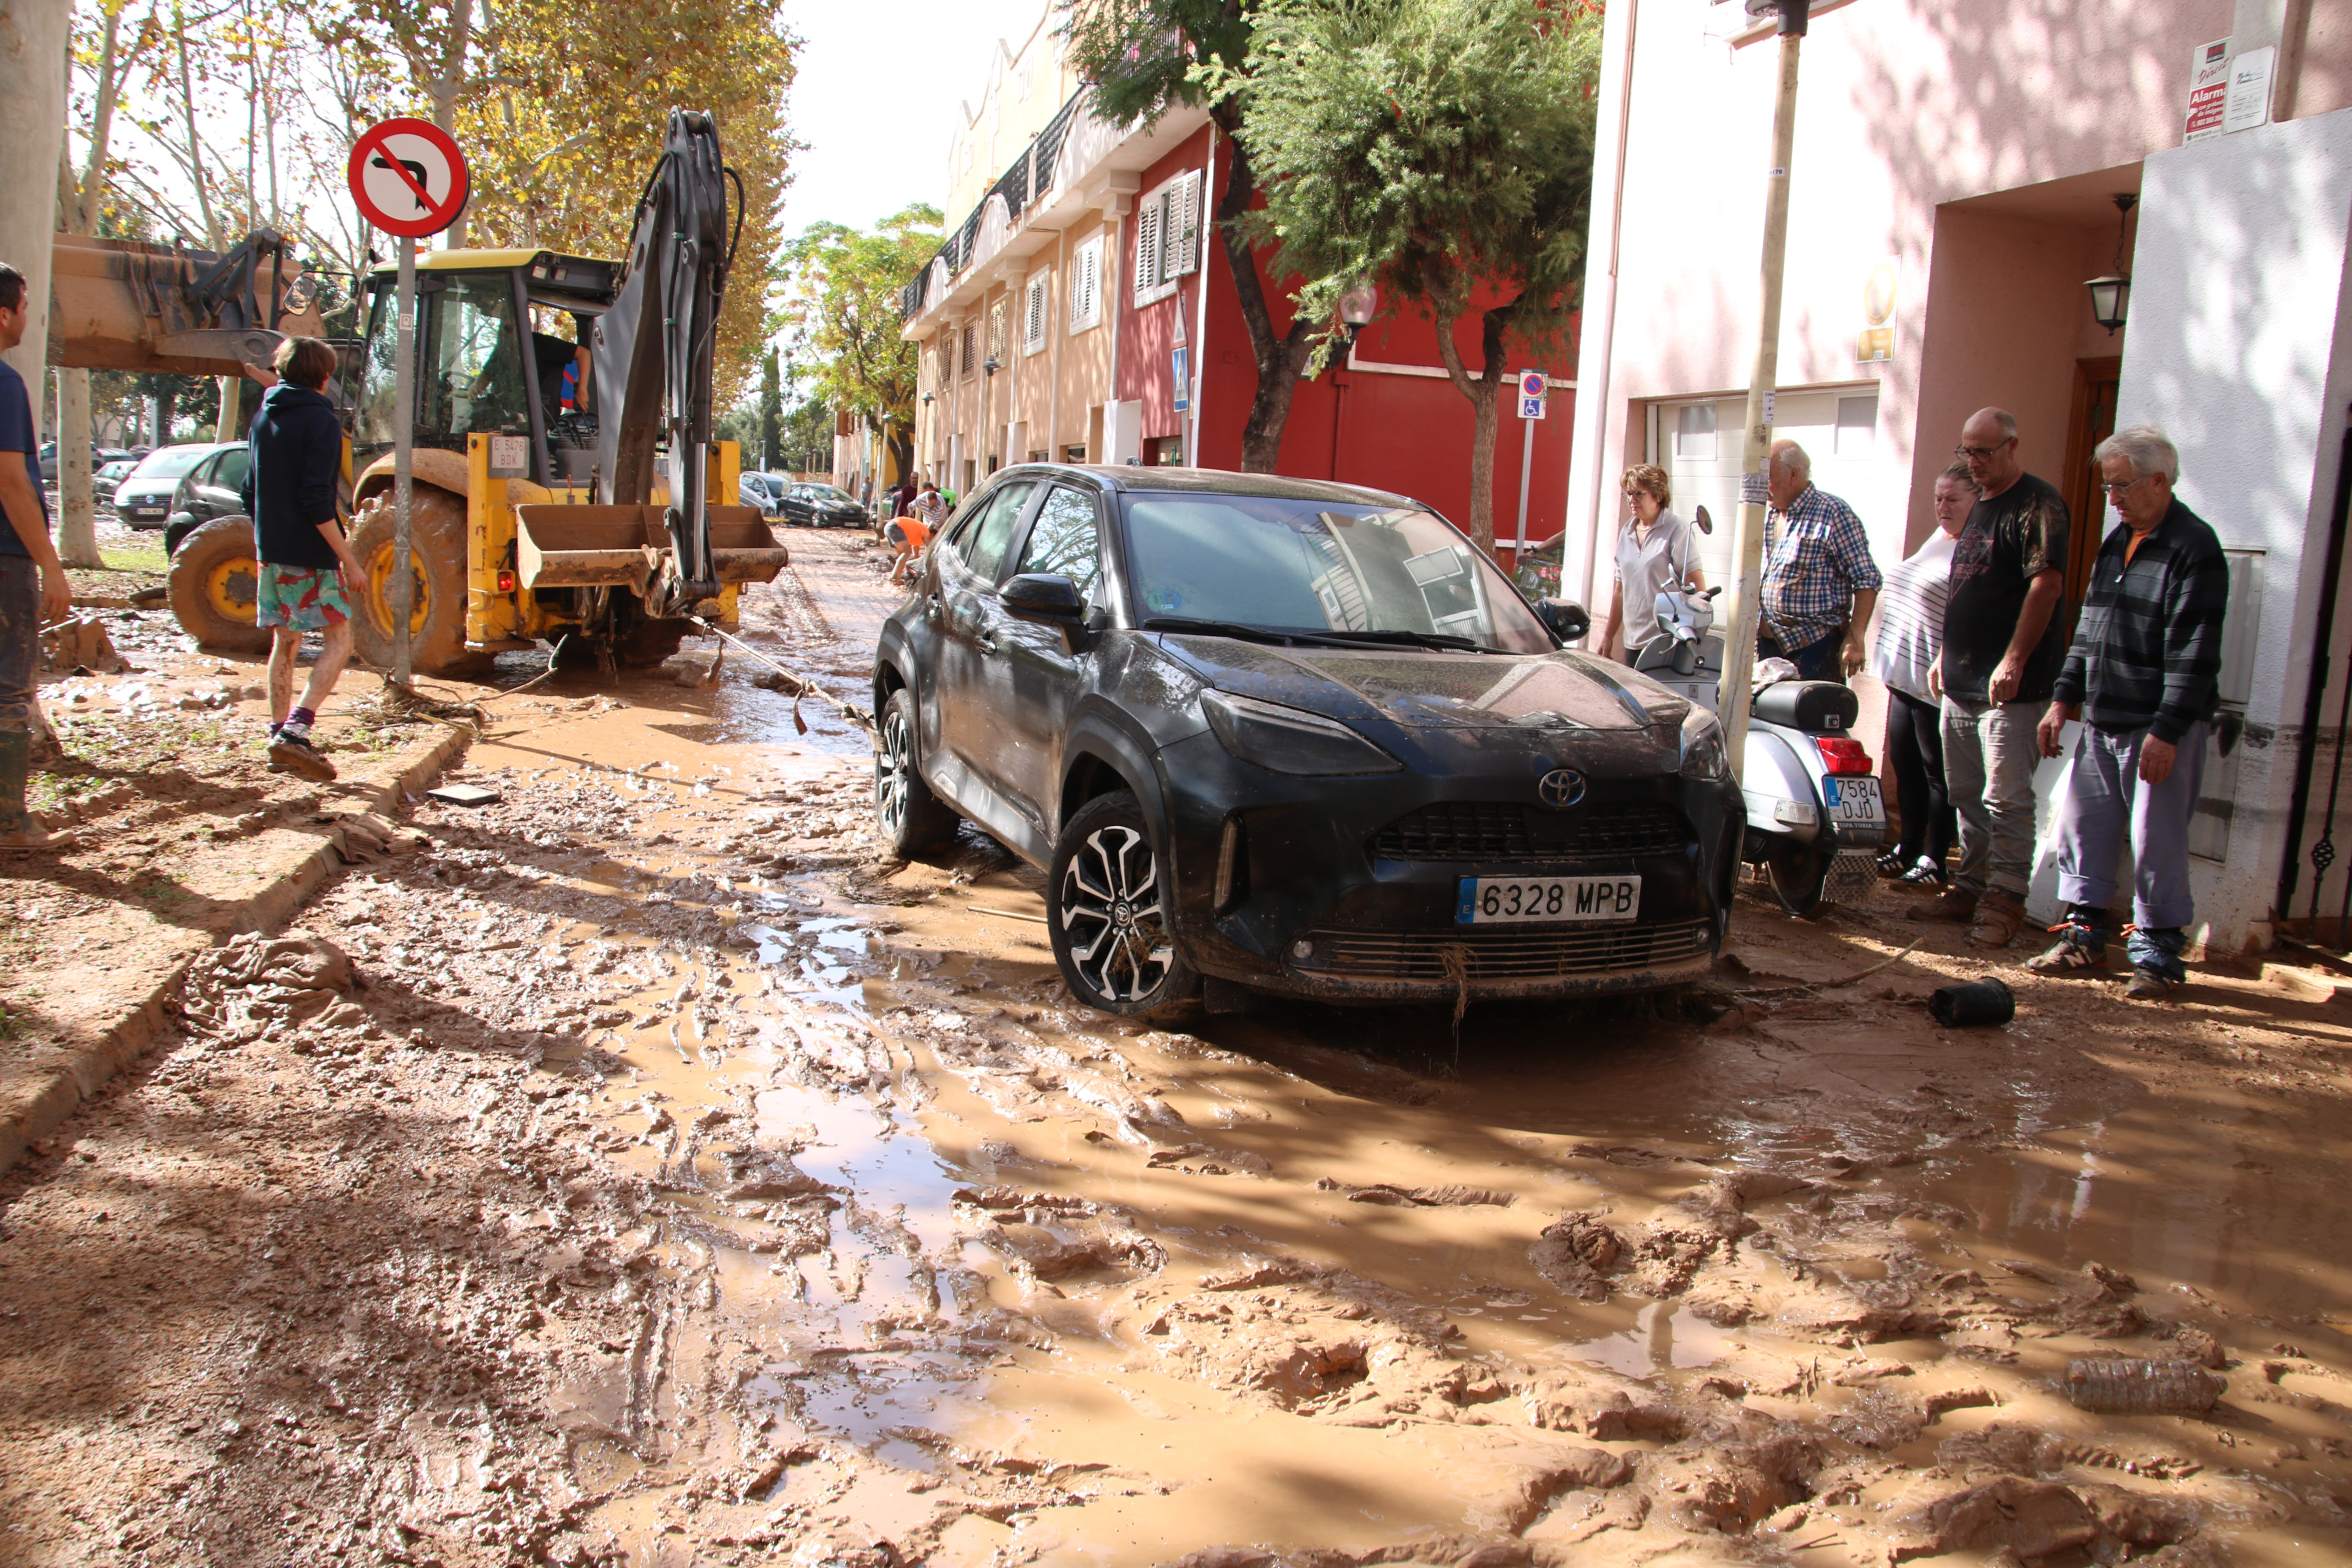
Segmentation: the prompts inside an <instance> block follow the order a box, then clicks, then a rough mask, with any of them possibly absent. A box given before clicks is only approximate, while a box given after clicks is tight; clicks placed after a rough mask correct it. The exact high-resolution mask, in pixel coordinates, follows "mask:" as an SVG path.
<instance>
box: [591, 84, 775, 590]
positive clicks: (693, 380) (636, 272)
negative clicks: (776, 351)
mask: <svg viewBox="0 0 2352 1568" xmlns="http://www.w3.org/2000/svg"><path fill="white" fill-rule="evenodd" d="M732 177H733V175H732V174H731V172H730V170H729V169H728V168H727V167H726V165H725V163H723V162H722V161H721V159H720V156H719V128H718V126H717V125H716V124H715V123H714V122H713V121H712V120H711V118H710V116H709V115H708V114H704V113H700V112H698V111H696V110H677V109H674V110H670V115H669V136H668V142H667V145H666V146H665V147H664V149H663V151H662V157H661V162H660V163H658V164H657V165H656V167H655V169H654V172H653V177H652V178H650V179H649V180H647V181H646V188H645V193H644V195H641V196H639V197H638V199H637V212H636V229H635V234H634V236H633V237H632V238H631V239H630V242H629V258H628V262H627V264H626V265H627V270H626V272H625V274H624V277H623V280H622V284H621V289H620V293H619V295H618V296H617V297H616V298H615V299H614V301H613V306H612V308H611V309H610V310H606V311H605V312H604V315H603V316H602V317H600V318H599V319H598V321H597V322H596V331H595V337H594V342H593V347H592V350H591V354H592V359H593V374H594V377H595V384H596V385H597V386H598V388H599V389H600V392H599V395H600V397H601V398H602V399H603V406H602V410H601V413H600V416H599V420H598V426H597V472H598V473H599V474H600V475H601V476H602V479H601V480H600V483H599V490H600V493H599V494H598V496H597V498H596V499H597V500H599V501H600V502H602V503H604V504H605V505H608V506H610V505H623V506H643V505H646V504H648V503H650V502H651V500H653V494H654V489H655V479H656V447H661V448H662V449H663V452H662V457H661V461H660V463H659V465H658V466H659V467H660V468H664V469H666V470H667V472H666V473H664V474H663V475H662V476H661V477H662V478H663V479H666V480H667V484H666V486H665V488H666V489H667V490H668V500H669V504H668V510H667V513H666V514H665V516H664V518H663V521H664V523H665V525H666V526H667V530H668V532H669V538H670V546H671V550H670V556H669V563H668V567H667V570H666V571H665V572H664V573H663V574H662V577H661V579H660V580H659V581H657V582H654V583H651V584H648V585H647V588H646V613H647V614H648V615H651V616H678V615H684V614H687V613H688V612H689V611H691V610H692V609H693V608H694V606H695V605H698V604H699V603H700V602H702V601H703V600H705V599H709V598H712V597H715V596H716V595H718V593H719V569H718V565H717V563H716V561H715V560H714V557H713V552H712V546H711V528H710V515H709V512H710V496H709V471H708V469H709V452H710V436H711V421H712V415H711V406H710V405H711V363H712V359H713V354H714V351H715V350H716V347H717V340H718V332H719V306H720V305H721V304H723V303H724V302H725V300H726V295H727V273H728V268H729V267H730V264H731V263H732V261H733V260H734V250H735V243H734V242H735V237H736V233H737V232H740V227H741V221H742V215H741V211H740V205H739V206H738V210H737V212H736V214H735V224H734V226H733V227H732V228H730V225H729V222H728V210H727V182H728V181H729V180H730V178H732ZM733 499H734V498H732V497H729V498H728V500H729V501H730V503H731V502H732V500H733Z"/></svg>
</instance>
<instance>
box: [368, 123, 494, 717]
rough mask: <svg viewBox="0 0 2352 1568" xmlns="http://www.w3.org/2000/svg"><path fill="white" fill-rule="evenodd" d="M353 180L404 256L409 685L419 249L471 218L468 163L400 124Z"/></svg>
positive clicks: (398, 545)
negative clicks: (419, 243) (466, 213)
mask: <svg viewBox="0 0 2352 1568" xmlns="http://www.w3.org/2000/svg"><path fill="white" fill-rule="evenodd" d="M347 178H348V180H349V183H350V184H351V188H352V201H353V202H354V203H356V204H357V205H358V206H359V209H360V216H362V218H365V219H366V220H367V221H368V222H369V223H371V224H373V225H374V226H376V227H377V228H380V229H382V230H383V232H384V233H386V234H389V235H392V236H394V237H395V240H396V243H397V244H398V246H399V250H400V271H399V279H398V289H399V293H398V298H397V307H398V315H397V316H396V317H395V321H396V327H395V332H396V335H395V336H394V339H393V406H394V409H395V411H396V412H395V413H394V416H393V444H392V505H393V512H392V580H391V581H390V582H389V583H387V584H385V585H384V592H385V603H386V605H387V606H388V607H389V608H390V609H391V611H392V679H393V683H394V685H396V686H406V685H407V684H408V683H409V677H410V668H409V652H410V650H409V638H410V637H411V636H412V634H413V633H414V631H415V625H414V623H415V618H416V615H415V612H416V574H415V569H414V563H413V560H412V553H411V550H410V535H409V529H408V515H409V510H408V509H409V500H410V495H411V492H412V490H413V489H414V486H413V483H412V478H411V474H410V470H409V465H410V462H411V458H412V452H413V448H414V447H415V428H416V247H415V243H414V242H415V241H416V240H420V239H423V238H425V237H427V236H428V235H436V234H439V233H440V232H441V231H442V230H443V229H445V228H447V227H448V226H450V225H451V224H453V223H455V222H457V217H458V215H459V214H461V213H463V212H464V211H465V210H466V197H467V192H468V190H469V182H468V180H467V172H466V155H465V153H462V152H460V151H459V150H458V147H457V142H456V140H455V139H453V138H452V137H451V136H450V135H449V133H448V132H446V131H444V130H442V129H441V128H440V127H439V126H437V125H436V124H434V123H433V122H432V121H427V120H411V119H407V118H400V119H395V120H386V121H380V122H379V123H377V124H374V125H372V126H370V127H368V129H367V130H366V131H364V132H362V133H361V135H360V139H359V141H358V142H357V143H356V144H354V145H353V146H352V162H351V167H350V169H349V171H348V172H347Z"/></svg>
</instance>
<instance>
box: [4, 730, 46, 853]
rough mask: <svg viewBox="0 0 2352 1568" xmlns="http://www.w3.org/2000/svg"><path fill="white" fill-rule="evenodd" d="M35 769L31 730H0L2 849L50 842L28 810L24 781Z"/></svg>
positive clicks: (28, 847)
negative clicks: (26, 807)
mask: <svg viewBox="0 0 2352 1568" xmlns="http://www.w3.org/2000/svg"><path fill="white" fill-rule="evenodd" d="M32 771H33V735H32V731H29V730H0V850H8V849H39V848H42V847H46V846H47V844H48V842H49V836H48V835H47V833H44V832H42V831H41V826H40V825H39V824H38V823H37V822H35V821H34V820H33V816H32V813H30V812H28V811H26V809H25V780H26V777H27V775H29V774H30V773H32Z"/></svg>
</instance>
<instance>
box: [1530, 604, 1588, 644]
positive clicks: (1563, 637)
mask: <svg viewBox="0 0 2352 1568" xmlns="http://www.w3.org/2000/svg"><path fill="white" fill-rule="evenodd" d="M1536 617H1537V618H1538V620H1540V621H1542V622H1543V624H1544V625H1545V626H1549V627H1550V628H1551V635H1552V636H1554V637H1558V638H1559V640H1560V641H1562V642H1574V641H1575V640H1576V639H1577V638H1579V637H1582V636H1583V635H1584V634H1585V633H1587V632H1589V631H1591V629H1592V617H1591V616H1588V615H1586V614H1585V613H1584V606H1583V605H1580V604H1578V603H1576V601H1574V600H1573V599H1538V600H1537V601H1536Z"/></svg>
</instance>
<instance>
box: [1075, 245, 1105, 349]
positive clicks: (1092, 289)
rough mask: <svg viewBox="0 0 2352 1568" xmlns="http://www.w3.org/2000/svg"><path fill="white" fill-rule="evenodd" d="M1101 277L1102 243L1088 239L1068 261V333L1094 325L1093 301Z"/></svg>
mask: <svg viewBox="0 0 2352 1568" xmlns="http://www.w3.org/2000/svg"><path fill="white" fill-rule="evenodd" d="M1101 277H1102V241H1101V240H1099V239H1090V240H1088V241H1087V242H1086V244H1084V245H1082V246H1080V247H1078V252H1077V254H1076V256H1075V257H1073V258H1071V260H1070V331H1074V332H1076V331H1085V330H1086V329H1087V328H1088V327H1091V326H1093V325H1094V324H1095V300H1096V298H1097V293H1098V291H1099V289H1100V283H1101Z"/></svg>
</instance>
